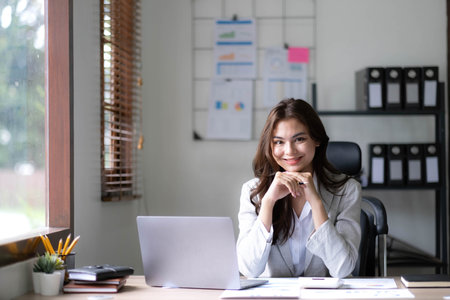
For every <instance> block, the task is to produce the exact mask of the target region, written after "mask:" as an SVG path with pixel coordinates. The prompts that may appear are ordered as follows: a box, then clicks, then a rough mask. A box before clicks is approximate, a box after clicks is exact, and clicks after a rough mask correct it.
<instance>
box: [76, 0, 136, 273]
mask: <svg viewBox="0 0 450 300" xmlns="http://www.w3.org/2000/svg"><path fill="white" fill-rule="evenodd" d="M73 8H74V13H73V17H74V22H73V46H74V51H73V54H74V119H75V120H74V199H75V200H74V202H75V204H74V205H75V210H74V215H75V234H76V235H80V236H81V238H80V241H79V243H78V244H77V246H76V252H77V255H76V259H75V264H76V265H77V266H82V265H89V264H103V263H109V264H119V265H120V264H123V265H130V266H133V267H135V268H136V272H137V273H141V269H142V268H141V264H142V263H141V261H140V255H139V251H138V239H137V229H136V216H137V215H138V214H139V213H140V210H141V209H142V207H143V203H142V201H129V202H113V203H105V202H101V200H100V64H99V55H100V52H99V49H100V48H99V47H100V40H99V36H100V29H99V26H100V23H99V22H100V21H99V18H100V13H99V11H100V9H99V2H98V1H91V0H82V1H79V0H77V1H74V2H73Z"/></svg>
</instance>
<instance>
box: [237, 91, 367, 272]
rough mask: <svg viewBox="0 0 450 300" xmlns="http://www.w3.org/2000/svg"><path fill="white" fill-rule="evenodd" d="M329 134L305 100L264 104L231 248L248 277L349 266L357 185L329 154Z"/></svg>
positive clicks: (353, 254)
mask: <svg viewBox="0 0 450 300" xmlns="http://www.w3.org/2000/svg"><path fill="white" fill-rule="evenodd" d="M328 140H329V138H328V136H327V134H326V132H325V128H324V126H323V124H322V122H321V120H320V118H319V116H318V115H317V113H316V112H315V111H314V109H313V108H312V107H311V106H310V105H309V104H308V103H307V102H305V101H303V100H294V99H289V100H283V101H281V102H280V103H279V104H278V105H276V106H275V107H274V108H273V109H272V110H271V112H270V114H269V116H268V118H267V121H266V124H265V126H264V129H263V131H262V134H261V138H260V140H259V144H258V148H257V151H256V155H255V158H254V160H253V172H254V174H255V177H256V178H254V179H252V180H250V181H248V182H246V183H245V184H244V185H243V187H242V193H241V199H240V210H239V231H240V232H239V237H238V241H237V252H238V261H239V269H240V271H241V273H242V274H243V275H244V276H247V277H259V276H262V277H295V276H333V277H339V278H343V277H346V276H348V275H350V274H351V272H352V271H353V269H354V267H355V263H356V260H357V258H358V247H359V243H360V239H361V228H360V224H359V219H360V211H361V203H360V202H361V186H360V184H359V183H358V182H357V181H356V180H354V179H352V178H349V177H348V176H345V175H343V174H340V173H339V172H338V171H337V170H336V169H335V168H334V167H333V166H332V165H331V164H330V163H329V162H328V160H327V158H326V150H327V145H328Z"/></svg>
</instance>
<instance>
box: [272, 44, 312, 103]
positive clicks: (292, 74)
mask: <svg viewBox="0 0 450 300" xmlns="http://www.w3.org/2000/svg"><path fill="white" fill-rule="evenodd" d="M307 68H308V65H307V64H306V63H291V62H289V61H288V50H287V49H285V48H283V47H271V48H267V49H266V51H265V55H264V95H263V104H264V106H265V107H273V106H274V105H275V104H277V103H278V102H280V100H283V99H286V98H294V99H303V100H306V101H307V99H306V92H307V85H306V83H307V79H308V78H307Z"/></svg>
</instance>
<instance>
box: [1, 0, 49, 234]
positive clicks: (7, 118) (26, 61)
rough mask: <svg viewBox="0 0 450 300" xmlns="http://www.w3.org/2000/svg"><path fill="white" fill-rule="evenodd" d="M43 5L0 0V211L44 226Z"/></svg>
mask: <svg viewBox="0 0 450 300" xmlns="http://www.w3.org/2000/svg"><path fill="white" fill-rule="evenodd" d="M43 6H44V1H43V0H0V57H1V59H0V213H3V214H5V213H8V212H20V213H22V214H24V215H26V216H27V217H28V218H29V220H30V223H31V224H32V225H33V227H35V226H43V225H45V77H44V74H45V73H44V72H45V52H44V50H45V47H44V46H45V44H44V37H45V30H44V27H43V25H44V15H43V11H44V9H43ZM0 219H1V217H0ZM43 222H44V224H43ZM1 223H2V222H1V220H0V225H3V224H1ZM0 238H1V231H0Z"/></svg>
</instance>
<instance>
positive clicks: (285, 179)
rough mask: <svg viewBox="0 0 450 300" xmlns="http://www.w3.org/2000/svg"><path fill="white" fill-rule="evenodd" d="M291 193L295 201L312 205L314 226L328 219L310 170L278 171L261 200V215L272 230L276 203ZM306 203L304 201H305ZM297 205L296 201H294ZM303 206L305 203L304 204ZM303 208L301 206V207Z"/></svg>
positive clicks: (264, 222)
mask: <svg viewBox="0 0 450 300" xmlns="http://www.w3.org/2000/svg"><path fill="white" fill-rule="evenodd" d="M289 194H291V195H292V198H293V201H302V202H303V201H305V200H306V201H308V202H309V204H310V205H311V210H312V215H313V222H314V227H315V228H316V229H317V228H319V226H320V225H322V224H323V222H325V221H326V220H327V219H328V215H327V213H326V211H325V208H324V206H323V203H322V200H321V198H320V197H319V194H318V193H317V190H316V187H315V185H314V180H313V176H312V174H311V173H309V172H277V173H276V174H275V177H274V180H273V181H272V184H271V185H270V187H269V189H268V190H267V192H266V194H265V195H264V197H263V198H262V200H261V208H260V212H259V217H260V219H261V221H262V222H263V224H264V226H265V227H266V229H267V231H270V227H271V225H272V212H273V207H274V205H275V203H276V202H277V201H278V200H279V199H282V198H284V197H285V196H287V195H289ZM303 203H304V202H303ZM293 204H294V205H293V206H295V203H293ZM302 207H303V205H302ZM300 209H301V208H300Z"/></svg>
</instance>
